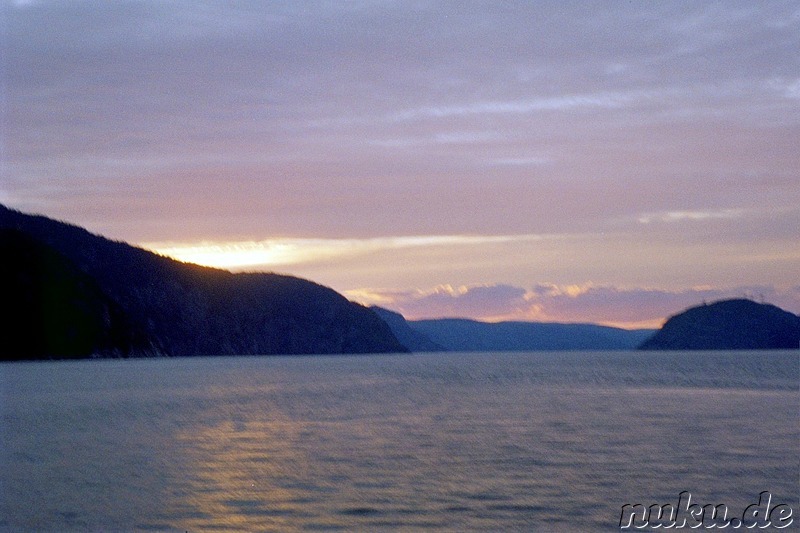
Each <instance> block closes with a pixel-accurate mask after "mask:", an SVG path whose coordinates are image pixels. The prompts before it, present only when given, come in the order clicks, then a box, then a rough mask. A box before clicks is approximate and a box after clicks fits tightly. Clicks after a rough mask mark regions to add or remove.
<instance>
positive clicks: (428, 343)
mask: <svg viewBox="0 0 800 533" xmlns="http://www.w3.org/2000/svg"><path fill="white" fill-rule="evenodd" d="M370 309H372V310H373V311H375V313H376V314H377V315H378V316H379V317H381V318H382V319H383V321H384V322H386V323H387V324H388V325H389V327H390V328H391V329H392V333H394V336H395V337H397V340H399V341H400V343H401V344H402V345H403V346H405V347H406V348H408V349H409V350H411V351H412V352H444V351H447V349H446V348H445V347H444V346H442V345H440V344H437V343H435V342H433V341H432V340H430V339H429V338H428V337H427V336H425V334H423V333H421V332H419V331H417V330H415V329H414V328H412V327H411V325H410V324H409V322H408V321H407V320H406V319H405V318H404V317H403V315H401V314H400V313H395V312H394V311H390V310H389V309H384V308H383V307H377V306H373V307H370Z"/></svg>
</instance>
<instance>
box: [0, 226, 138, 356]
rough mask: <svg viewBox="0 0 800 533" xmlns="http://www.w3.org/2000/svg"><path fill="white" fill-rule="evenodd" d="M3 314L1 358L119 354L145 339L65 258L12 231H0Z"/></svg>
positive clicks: (22, 234) (109, 300)
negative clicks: (4, 308) (4, 310)
mask: <svg viewBox="0 0 800 533" xmlns="http://www.w3.org/2000/svg"><path fill="white" fill-rule="evenodd" d="M0 257H3V258H4V259H3V261H2V262H0V280H2V283H3V286H4V287H3V289H4V290H3V301H4V303H5V307H6V312H5V313H4V315H5V319H4V321H3V325H2V346H3V350H2V353H0V358H2V359H31V358H38V357H46V358H51V357H64V358H76V357H85V356H86V355H88V354H101V355H106V356H120V355H125V354H128V353H131V352H132V351H134V350H136V349H145V348H146V347H147V341H146V336H145V335H144V334H143V332H141V331H140V330H137V329H136V328H135V327H134V326H133V325H132V324H131V323H130V321H129V320H128V318H127V316H126V315H125V313H124V312H123V311H122V309H121V308H120V307H119V306H118V305H117V304H116V303H114V302H113V301H112V300H111V299H110V298H108V297H107V296H106V295H105V294H103V291H102V290H101V289H100V287H99V286H98V285H97V283H95V281H94V280H93V279H92V278H90V277H89V276H87V275H86V274H84V273H82V272H80V271H79V270H78V269H77V267H75V265H74V264H73V263H72V262H71V261H70V260H69V259H67V258H66V257H64V256H63V255H61V254H59V253H58V252H56V251H55V250H53V249H52V248H50V247H49V246H47V245H44V244H42V243H40V242H38V241H36V240H34V239H33V238H32V237H30V236H28V235H26V234H25V233H22V232H20V231H18V230H15V229H8V228H5V229H0Z"/></svg>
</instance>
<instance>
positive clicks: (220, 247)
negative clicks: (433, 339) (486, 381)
mask: <svg viewBox="0 0 800 533" xmlns="http://www.w3.org/2000/svg"><path fill="white" fill-rule="evenodd" d="M0 1H1V0H0ZM3 17H4V21H5V28H7V32H6V33H7V36H6V40H5V43H6V44H5V46H4V47H3V48H2V50H0V62H2V72H3V74H2V76H3V87H4V89H3V90H4V94H5V99H4V102H5V103H4V108H3V109H4V110H5V112H4V113H3V118H2V120H3V132H4V141H5V144H4V147H3V152H2V155H1V157H2V163H3V164H2V173H3V178H2V181H1V182H0V202H2V203H3V204H5V205H8V206H9V207H11V208H14V209H19V210H22V211H25V212H33V213H42V214H45V215H47V216H51V217H54V218H58V219H61V220H66V221H69V222H72V223H75V224H78V225H81V226H83V227H86V228H88V229H89V230H90V231H92V232H95V233H99V234H102V235H105V236H108V237H110V238H113V239H118V240H124V241H127V242H130V243H134V244H136V245H139V246H143V247H145V248H148V249H151V250H154V251H157V252H158V253H161V254H164V255H169V256H171V257H175V258H177V259H180V260H182V261H188V262H194V263H199V264H203V265H209V266H214V267H218V268H225V269H230V270H233V271H259V270H263V271H276V272H281V273H286V274H291V275H295V276H300V277H304V278H308V279H311V280H313V281H316V282H318V283H321V284H324V285H328V286H330V287H332V288H334V289H335V290H337V291H339V292H342V293H344V294H346V295H348V296H350V297H351V298H353V299H356V300H358V301H362V302H367V303H375V304H378V305H385V306H386V307H388V308H391V309H394V310H397V311H401V312H403V313H407V314H408V315H409V317H410V318H414V317H432V316H443V315H448V316H466V317H472V318H481V319H485V320H500V319H519V320H534V319H535V320H539V319H542V320H555V321H569V322H579V321H593V322H600V323H606V324H626V325H633V324H648V325H653V324H657V323H659V322H660V321H663V320H664V318H665V317H667V316H669V315H670V314H671V313H675V312H678V311H680V310H681V309H682V308H684V307H686V306H690V305H696V304H699V303H701V302H702V301H703V300H704V299H714V298H716V297H729V296H731V297H738V296H743V295H750V296H752V297H753V298H755V299H763V300H764V301H767V302H770V303H774V304H776V305H780V306H782V307H784V308H785V309H787V310H790V311H793V312H795V313H797V312H800V277H798V272H800V252H799V251H798V250H800V207H799V206H800V175H798V172H799V170H798V169H800V151H798V149H797V147H798V146H800V89H798V88H799V87H800V55H798V54H797V50H799V49H800V9H799V8H798V7H797V5H796V3H793V2H782V1H777V0H776V1H764V2H749V1H732V2H724V3H718V2H708V1H698V2H633V3H620V2H608V3H605V2H601V3H599V4H597V3H584V2H567V3H564V2H530V3H521V4H513V5H505V4H504V5H494V4H483V3H470V2H467V3H466V4H463V5H462V4H458V5H455V4H446V3H441V2H426V1H422V2H415V3H413V4H408V3H405V2H391V1H389V2H332V3H326V2H313V1H312V2H270V3H263V4H260V3H255V4H241V5H239V4H237V5H235V6H234V5H229V4H228V3H223V2H215V1H210V2H204V3H202V9H201V8H199V7H196V6H190V5H184V4H180V3H169V2H167V3H165V2H155V1H150V0H141V1H137V2H132V3H117V2H99V1H95V0H88V1H85V2H51V1H44V0H43V1H31V2H14V1H5V2H3ZM444 287H450V288H452V292H451V291H450V290H449V289H448V290H445V289H443V288H444ZM696 287H706V288H705V289H703V290H698V289H696Z"/></svg>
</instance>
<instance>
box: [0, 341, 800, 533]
mask: <svg viewBox="0 0 800 533" xmlns="http://www.w3.org/2000/svg"><path fill="white" fill-rule="evenodd" d="M799 363H800V352H769V353H735V352H731V353H630V352H628V353H612V352H608V353H523V354H436V355H427V354H417V355H396V356H369V357H367V356H361V357H358V356H353V357H349V356H347V357H260V358H259V357H249V358H245V357H236V358H194V359H151V360H101V361H80V362H41V363H6V364H2V365H0V414H1V415H2V433H0V483H1V484H0V531H87V530H88V531H115V530H119V531H130V530H156V531H160V530H165V531H172V530H174V531H295V530H300V531H305V530H311V531H314V530H323V531H329V530H347V531H350V530H366V531H374V530H392V529H394V530H402V531H413V530H420V531H423V530H424V531H428V530H440V531H475V530H485V531H509V530H523V531H536V530H541V531H560V530H564V531H581V530H583V531H587V530H600V529H602V530H613V529H616V528H617V527H618V524H619V518H620V508H621V506H622V505H623V504H625V503H637V502H638V503H644V504H645V505H650V504H652V503H667V502H675V503H677V498H678V493H679V492H681V491H684V490H688V491H690V492H691V493H692V497H693V499H694V500H695V501H698V502H699V503H701V504H705V503H713V504H718V503H724V504H726V505H728V507H729V508H730V509H732V510H734V511H740V510H743V509H744V508H745V507H747V505H749V504H751V503H756V502H757V501H758V494H759V493H760V492H761V491H764V490H768V491H771V493H772V495H773V499H774V500H776V501H781V502H782V503H788V504H790V505H792V507H793V509H794V512H795V517H796V519H795V523H794V524H793V525H792V527H790V528H789V529H792V530H793V529H795V526H797V525H798V523H800V516H798V515H800V505H798V495H799V494H800V453H799V452H800V412H799V411H800V390H799V389H800V374H799V372H800V371H799V367H800V364H799Z"/></svg>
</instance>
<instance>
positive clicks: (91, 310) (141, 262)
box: [0, 205, 407, 359]
mask: <svg viewBox="0 0 800 533" xmlns="http://www.w3.org/2000/svg"><path fill="white" fill-rule="evenodd" d="M0 229H2V230H3V231H2V233H0V239H2V243H1V244H2V247H3V251H4V254H3V257H4V260H3V261H4V267H3V271H2V282H3V284H4V285H5V289H4V291H5V292H4V293H5V294H10V295H11V296H12V297H11V298H7V299H6V300H5V306H6V310H7V312H8V313H10V314H15V313H16V314H17V316H16V317H15V318H14V319H13V320H10V321H8V320H7V321H4V322H3V324H2V331H0V358H4V359H14V358H46V357H89V356H110V355H117V356H143V355H168V356H191V355H249V354H335V353H387V352H405V351H407V350H406V349H405V347H404V346H403V345H402V344H400V343H399V342H398V341H397V339H396V338H395V336H394V334H393V333H392V332H391V330H390V329H389V327H388V326H387V325H386V323H385V322H384V321H383V320H381V319H380V318H379V317H378V316H377V315H376V314H375V313H374V312H373V311H371V310H369V309H367V308H366V307H363V306H361V305H358V304H355V303H353V302H350V301H348V300H347V299H346V298H344V297H343V296H341V295H340V294H338V293H336V292H335V291H333V290H332V289H330V288H327V287H323V286H321V285H318V284H316V283H313V282H311V281H307V280H303V279H299V278H296V277H292V276H285V275H278V274H271V273H237V274H234V273H231V272H228V271H226V270H220V269H214V268H208V267H201V266H198V265H193V264H188V263H182V262H179V261H176V260H173V259H170V258H167V257H163V256H160V255H157V254H154V253H152V252H149V251H147V250H144V249H141V248H137V247H135V246H131V245H129V244H126V243H124V242H117V241H111V240H109V239H106V238H104V237H101V236H98V235H93V234H91V233H89V232H88V231H86V230H85V229H83V228H80V227H78V226H74V225H71V224H67V223H64V222H59V221H56V220H52V219H50V218H47V217H44V216H38V215H28V214H24V213H21V212H19V211H15V210H11V209H8V208H7V207H5V206H2V205H0ZM26 273H28V274H26ZM7 316H8V315H7ZM70 335H71V336H72V337H75V338H76V339H77V338H81V339H83V340H82V341H80V342H78V341H75V342H72V341H69V338H70V337H69V336H70ZM41 339H50V340H48V341H47V342H45V343H44V344H42V342H40V341H41Z"/></svg>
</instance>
